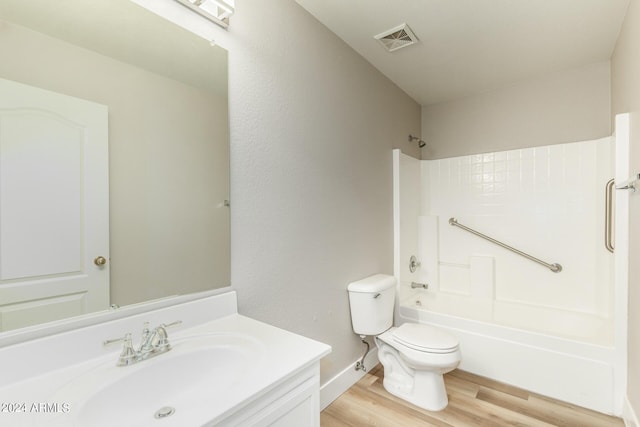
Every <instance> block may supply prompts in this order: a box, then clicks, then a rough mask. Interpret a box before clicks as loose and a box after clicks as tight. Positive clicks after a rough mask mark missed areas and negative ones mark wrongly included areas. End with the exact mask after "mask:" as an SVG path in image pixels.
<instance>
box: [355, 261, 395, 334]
mask: <svg viewBox="0 0 640 427" xmlns="http://www.w3.org/2000/svg"><path fill="white" fill-rule="evenodd" d="M395 285H396V278H395V277H393V276H389V275H387V274H376V275H373V276H369V277H366V278H364V279H362V280H358V281H356V282H351V283H349V286H348V287H347V290H348V291H349V307H350V308H351V324H352V326H353V332H355V333H356V334H358V335H379V334H381V333H383V332H384V331H386V330H387V329H389V328H390V327H391V326H392V325H393V305H394V299H395V293H396V289H395Z"/></svg>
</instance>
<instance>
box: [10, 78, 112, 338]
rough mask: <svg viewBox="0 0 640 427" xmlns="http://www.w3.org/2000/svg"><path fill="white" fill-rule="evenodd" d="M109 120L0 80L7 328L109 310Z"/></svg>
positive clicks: (87, 105)
mask: <svg viewBox="0 0 640 427" xmlns="http://www.w3.org/2000/svg"><path fill="white" fill-rule="evenodd" d="M107 115H108V110H107V107H106V106H103V105H100V104H96V103H93V102H88V101H85V100H82V99H77V98H73V97H70V96H66V95H61V94H57V93H54V92H50V91H46V90H42V89H38V88H34V87H31V86H27V85H23V84H19V83H15V82H12V81H8V80H3V79H0V330H3V331H6V330H9V329H15V328H19V327H24V326H29V325H33V324H38V323H42V322H47V321H51V320H57V319H61V318H66V317H69V316H75V315H80V314H84V313H88V312H92V311H97V310H102V309H105V308H107V307H108V306H109V264H108V259H109V216H108V215H109V205H108V203H109V196H108V195H109V189H108V186H109V183H108V130H107V123H108V117H107Z"/></svg>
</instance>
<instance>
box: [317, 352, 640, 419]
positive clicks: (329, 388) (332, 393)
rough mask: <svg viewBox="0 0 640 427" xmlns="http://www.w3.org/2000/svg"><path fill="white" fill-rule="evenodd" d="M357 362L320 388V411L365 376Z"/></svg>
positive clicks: (374, 358) (370, 357)
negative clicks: (357, 368)
mask: <svg viewBox="0 0 640 427" xmlns="http://www.w3.org/2000/svg"><path fill="white" fill-rule="evenodd" d="M359 361H360V359H358V360H357V361H355V362H353V363H352V364H350V365H349V366H347V367H346V368H345V369H344V370H343V371H342V372H340V373H339V374H338V375H336V376H335V377H333V378H331V379H330V380H329V381H327V382H326V383H324V384H323V385H322V386H321V387H320V410H323V409H324V408H326V407H327V406H329V404H331V402H333V401H334V400H336V399H337V398H338V397H339V396H340V395H341V394H342V393H344V392H345V391H347V390H349V388H350V387H351V386H352V385H354V384H355V383H357V382H358V381H359V380H360V378H362V377H363V376H364V375H365V372H363V371H362V370H359V371H356V363H358V362H359ZM377 364H378V349H377V348H373V349H372V350H371V351H370V352H369V354H367V357H366V358H365V359H364V366H365V367H366V368H367V370H369V369H371V368H373V367H374V366H376V365H377ZM638 427H640V426H638Z"/></svg>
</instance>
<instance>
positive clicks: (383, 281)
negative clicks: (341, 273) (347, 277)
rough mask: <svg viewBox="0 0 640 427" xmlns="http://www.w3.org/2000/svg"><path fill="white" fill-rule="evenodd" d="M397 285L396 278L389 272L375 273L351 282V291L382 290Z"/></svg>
mask: <svg viewBox="0 0 640 427" xmlns="http://www.w3.org/2000/svg"><path fill="white" fill-rule="evenodd" d="M395 285H396V278H395V277H393V276H390V275H388V274H374V275H373V276H369V277H365V278H364V279H361V280H357V281H355V282H351V283H349V286H348V287H347V290H348V291H349V292H380V291H384V290H386V289H389V288H392V287H394V286H395Z"/></svg>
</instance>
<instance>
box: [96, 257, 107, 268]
mask: <svg viewBox="0 0 640 427" xmlns="http://www.w3.org/2000/svg"><path fill="white" fill-rule="evenodd" d="M93 263H94V264H95V265H97V266H98V267H102V266H103V265H105V264H106V263H107V259H106V258H105V257H103V256H99V257H96V259H94V260H93Z"/></svg>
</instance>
